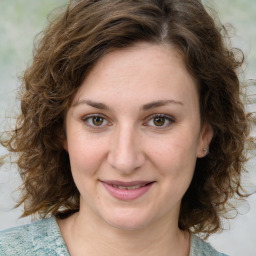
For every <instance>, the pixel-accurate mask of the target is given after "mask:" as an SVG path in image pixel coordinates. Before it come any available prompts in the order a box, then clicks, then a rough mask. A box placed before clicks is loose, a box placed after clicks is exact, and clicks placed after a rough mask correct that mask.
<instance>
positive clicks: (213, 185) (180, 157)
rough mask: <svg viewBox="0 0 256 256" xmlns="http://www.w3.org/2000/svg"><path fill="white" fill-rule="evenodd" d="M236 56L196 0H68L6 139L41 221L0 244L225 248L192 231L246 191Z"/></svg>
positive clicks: (196, 251)
mask: <svg viewBox="0 0 256 256" xmlns="http://www.w3.org/2000/svg"><path fill="white" fill-rule="evenodd" d="M241 64H242V60H239V59H238V58H237V57H236V56H235V54H234V52H233V51H232V49H227V48H226V46H225V44H224V41H223V36H222V35H221V33H220V28H218V27H217V25H216V24H215V23H214V21H213V19H212V18H211V17H210V16H209V15H208V13H207V12H206V11H205V9H204V7H203V6H202V4H201V2H200V1H196V0H182V1H175V0H162V1H156V0H140V1H133V0H127V1H124V0H105V1H92V0H91V1H89V0H81V1H73V2H71V3H70V5H69V6H68V7H67V10H66V11H65V12H64V13H63V14H61V15H60V16H59V17H57V18H56V20H54V21H52V23H51V24H50V25H49V27H48V28H47V29H46V30H45V32H44V35H43V37H42V39H41V41H40V43H39V45H38V47H37V49H36V51H35V55H34V59H33V63H32V65H31V66H30V67H29V68H28V69H27V70H26V72H25V74H24V79H23V91H22V96H21V115H20V117H19V119H18V120H17V125H16V129H15V130H14V132H13V133H12V136H11V137H10V139H9V140H8V141H5V142H3V144H4V145H5V146H6V147H7V148H8V149H9V151H11V152H15V153H18V156H19V158H18V160H17V164H18V167H19V171H20V174H21V177H22V179H23V182H24V183H23V190H22V192H23V193H22V198H21V200H20V203H19V205H21V204H22V203H24V214H23V216H28V215H33V214H39V215H40V216H41V218H42V219H43V220H41V221H38V222H35V223H33V224H31V225H27V226H22V227H18V228H14V229H10V230H7V231H3V232H2V233H1V234H0V245H1V247H0V248H1V249H0V254H1V255H18V254H21V255H71V256H75V255H99V256H100V255H175V256H176V255H184V256H185V255H186V256H188V255H190V256H192V255H197V256H198V255H199V256H200V255H224V254H221V253H218V252H217V251H215V250H214V249H213V248H212V247H211V246H210V245H209V244H207V243H205V242H203V241H202V240H200V239H199V238H198V237H197V236H195V234H198V233H202V234H205V236H206V237H207V236H209V235H210V234H212V233H214V232H216V231H218V230H220V229H221V223H220V217H221V216H225V214H226V213H227V211H228V208H227V200H228V199H229V198H230V197H232V196H233V195H235V194H237V195H239V196H242V195H241V186H240V176H241V173H242V171H243V170H244V163H245V162H246V152H245V148H246V147H245V146H246V143H247V142H248V141H249V138H248V134H249V122H250V120H249V117H248V116H246V114H245V112H244V106H243V104H242V102H241V100H240V83H239V80H238V77H237V74H236V69H237V68H238V67H239V66H240V65H241ZM48 217H49V218H48Z"/></svg>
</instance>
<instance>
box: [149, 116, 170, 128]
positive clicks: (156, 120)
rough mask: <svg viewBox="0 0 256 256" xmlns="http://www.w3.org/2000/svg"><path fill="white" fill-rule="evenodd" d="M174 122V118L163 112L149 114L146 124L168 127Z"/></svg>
mask: <svg viewBox="0 0 256 256" xmlns="http://www.w3.org/2000/svg"><path fill="white" fill-rule="evenodd" d="M172 123H174V118H172V117H171V116H168V115H164V114H157V115H153V116H150V117H149V119H148V122H147V125H149V126H153V127H159V128H166V127H169V126H170V125H171V124H172Z"/></svg>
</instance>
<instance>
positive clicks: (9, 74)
mask: <svg viewBox="0 0 256 256" xmlns="http://www.w3.org/2000/svg"><path fill="white" fill-rule="evenodd" d="M67 2H68V0H44V1H35V0H12V1H9V0H0V131H3V130H4V129H8V126H9V125H11V123H12V122H13V119H12V118H11V117H14V116H15V114H16V113H18V106H19V101H18V99H17V97H16V94H17V90H18V86H19V81H18V79H17V77H18V76H19V75H21V74H22V71H23V70H24V69H25V67H26V66H27V65H28V63H29V62H30V61H31V56H32V48H33V38H34V36H35V35H36V34H38V33H39V32H40V31H41V30H42V29H43V28H44V27H45V26H46V24H47V15H48V14H49V13H50V12H51V11H52V10H53V9H54V8H56V7H59V6H63V5H65V4H66V3H67ZM203 2H204V3H205V4H206V5H208V6H210V7H214V8H215V9H217V10H218V13H219V16H220V18H221V21H222V23H224V24H225V23H230V24H231V25H233V26H234V28H235V29H232V28H231V27H229V29H230V32H231V35H232V36H233V39H232V43H233V45H234V46H235V47H239V48H242V49H243V50H244V53H245V56H246V59H247V61H246V65H245V66H244V69H245V76H244V79H247V80H248V79H255V78H256V73H255V70H256V29H255V27H256V1H252V0H214V1H210V0H205V1H203ZM255 87H256V86H251V87H250V91H251V92H254V93H256V89H255ZM255 98H256V96H255V97H254V99H255ZM248 109H249V110H251V111H256V104H255V101H254V104H250V105H248ZM255 134H256V132H255V130H254V136H255ZM4 153H5V150H4V149H3V148H2V147H0V155H2V154H4ZM248 169H249V174H248V175H247V177H245V179H244V184H245V185H246V187H247V188H248V189H249V190H250V191H256V161H255V159H254V160H253V161H251V162H249V164H248ZM19 184H20V179H19V175H18V173H17V171H16V167H15V166H14V165H13V166H10V165H9V164H5V165H3V166H2V167H0V230H1V229H5V228H9V227H13V226H16V225H19V224H24V223H29V222H30V218H25V219H18V217H19V216H20V214H21V211H22V209H12V208H13V206H14V204H15V200H16V199H17V196H18V193H17V192H15V189H16V188H17V186H18V185H19ZM239 211H240V212H241V213H242V215H239V216H238V217H237V218H235V219H234V220H230V221H229V222H226V221H224V224H225V227H226V228H227V229H228V230H226V231H224V232H223V233H222V234H216V235H213V236H212V237H210V239H209V242H210V243H211V244H212V245H213V246H214V247H215V248H216V249H218V250H219V251H221V252H224V253H226V254H229V255H230V256H244V255H246V256H255V255H256V194H255V193H254V194H253V195H252V196H250V197H249V199H248V202H247V203H243V204H241V205H240V206H239ZM229 226H231V228H230V229H229Z"/></svg>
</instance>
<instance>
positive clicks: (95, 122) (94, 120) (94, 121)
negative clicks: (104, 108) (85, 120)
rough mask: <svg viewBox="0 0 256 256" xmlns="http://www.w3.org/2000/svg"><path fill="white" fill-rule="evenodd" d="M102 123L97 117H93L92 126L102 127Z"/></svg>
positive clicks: (101, 119)
mask: <svg viewBox="0 0 256 256" xmlns="http://www.w3.org/2000/svg"><path fill="white" fill-rule="evenodd" d="M102 123H103V118H102V117H99V116H95V117H93V124H94V125H96V126H99V125H102Z"/></svg>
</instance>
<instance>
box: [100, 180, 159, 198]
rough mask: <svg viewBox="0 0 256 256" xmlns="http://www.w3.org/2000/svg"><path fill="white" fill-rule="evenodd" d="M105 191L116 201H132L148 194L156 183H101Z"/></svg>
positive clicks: (113, 181)
mask: <svg viewBox="0 0 256 256" xmlns="http://www.w3.org/2000/svg"><path fill="white" fill-rule="evenodd" d="M101 182H102V184H103V186H104V187H105V189H106V190H107V191H108V192H109V194H110V195H111V196H113V197H114V198H116V199H119V200H124V201H131V200H135V199H137V198H139V197H141V196H143V195H144V194H146V193H147V192H148V191H149V190H150V188H151V187H152V185H153V184H154V183H155V181H132V182H122V181H115V180H112V181H101Z"/></svg>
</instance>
